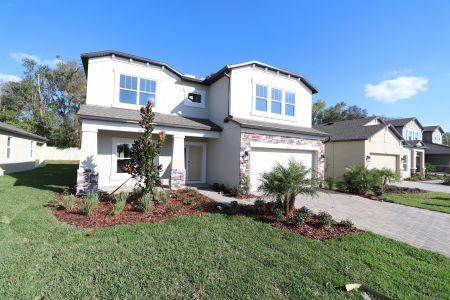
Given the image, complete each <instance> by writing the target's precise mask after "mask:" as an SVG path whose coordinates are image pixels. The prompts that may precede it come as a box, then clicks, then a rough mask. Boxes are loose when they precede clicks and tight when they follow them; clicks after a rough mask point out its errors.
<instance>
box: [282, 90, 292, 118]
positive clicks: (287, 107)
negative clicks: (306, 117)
mask: <svg viewBox="0 0 450 300" xmlns="http://www.w3.org/2000/svg"><path fill="white" fill-rule="evenodd" d="M284 114H285V115H286V116H291V117H293V116H294V115H295V93H291V92H286V94H285V99H284Z"/></svg>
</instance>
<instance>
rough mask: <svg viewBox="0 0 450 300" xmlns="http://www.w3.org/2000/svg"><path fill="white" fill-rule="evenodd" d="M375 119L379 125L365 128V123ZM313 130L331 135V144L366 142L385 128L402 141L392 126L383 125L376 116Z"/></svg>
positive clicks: (340, 122) (321, 125)
mask: <svg viewBox="0 0 450 300" xmlns="http://www.w3.org/2000/svg"><path fill="white" fill-rule="evenodd" d="M376 119H377V120H379V121H380V123H381V124H378V125H367V126H365V125H366V124H367V123H369V122H371V121H374V120H376ZM314 128H315V129H318V130H320V131H323V132H327V133H329V134H330V135H331V137H330V141H332V142H338V141H362V140H367V139H369V138H371V137H372V136H374V135H375V134H376V133H378V132H380V131H381V130H383V129H385V128H389V129H390V130H391V131H392V133H393V134H394V135H395V136H396V137H397V138H398V139H399V140H403V138H402V136H401V135H400V134H399V133H398V131H397V130H395V128H394V127H393V126H392V125H390V124H386V123H384V122H383V120H382V119H381V118H379V117H376V116H374V117H367V118H362V119H354V120H346V121H339V122H330V123H325V124H320V125H318V126H315V127H314Z"/></svg>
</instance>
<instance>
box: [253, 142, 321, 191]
mask: <svg viewBox="0 0 450 300" xmlns="http://www.w3.org/2000/svg"><path fill="white" fill-rule="evenodd" d="M313 157H314V152H313V151H300V150H287V149H270V148H252V149H251V151H250V181H251V183H252V190H253V191H255V190H257V188H258V185H259V184H260V182H259V179H260V176H261V174H262V173H263V172H267V171H270V170H271V169H272V168H273V167H274V166H276V164H277V162H279V163H280V164H282V165H283V166H286V165H287V164H288V162H289V159H291V158H293V159H295V160H296V161H300V162H302V163H303V164H304V165H305V166H306V167H307V168H308V169H311V168H312V166H313Z"/></svg>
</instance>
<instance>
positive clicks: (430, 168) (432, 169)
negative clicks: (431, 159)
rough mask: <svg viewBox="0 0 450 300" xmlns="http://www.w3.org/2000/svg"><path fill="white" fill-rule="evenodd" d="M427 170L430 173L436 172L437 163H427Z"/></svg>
mask: <svg viewBox="0 0 450 300" xmlns="http://www.w3.org/2000/svg"><path fill="white" fill-rule="evenodd" d="M425 171H426V173H427V175H428V173H436V171H437V169H436V166H435V165H432V164H430V163H425Z"/></svg>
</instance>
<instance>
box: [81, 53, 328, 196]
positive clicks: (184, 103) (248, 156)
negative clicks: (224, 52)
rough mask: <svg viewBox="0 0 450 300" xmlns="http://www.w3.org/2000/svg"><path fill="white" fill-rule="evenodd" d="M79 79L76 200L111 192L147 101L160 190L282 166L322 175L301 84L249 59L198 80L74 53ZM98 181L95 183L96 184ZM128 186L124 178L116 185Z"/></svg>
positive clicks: (236, 179) (305, 85) (319, 147)
mask: <svg viewBox="0 0 450 300" xmlns="http://www.w3.org/2000/svg"><path fill="white" fill-rule="evenodd" d="M81 59H82V62H83V66H84V69H85V73H86V76H87V98H86V104H85V105H82V106H81V108H80V110H79V112H78V115H79V116H80V118H81V120H82V142H81V153H82V154H81V155H82V159H81V160H80V166H79V170H78V184H77V187H78V192H79V193H82V192H85V191H86V190H90V189H95V188H97V185H98V187H99V188H100V189H105V190H107V189H111V188H114V187H118V186H120V185H122V184H123V183H124V182H125V181H126V180H127V179H129V177H130V175H129V174H127V173H125V172H124V170H123V168H122V167H123V165H124V163H125V162H126V161H127V160H128V159H130V149H131V147H132V144H133V141H134V140H135V139H136V138H137V136H138V134H139V132H140V131H141V128H140V126H139V124H138V122H139V120H140V114H139V109H140V107H141V106H142V105H145V104H146V103H147V102H148V101H152V103H153V105H154V112H155V134H157V133H158V132H159V131H161V130H163V131H165V133H166V135H167V136H168V138H167V140H166V142H165V144H164V145H163V148H162V150H161V154H160V155H159V157H158V162H157V163H159V164H161V165H162V168H163V169H162V172H161V178H162V180H163V183H164V184H166V185H168V186H169V187H170V188H173V189H176V188H180V187H183V186H185V185H188V184H200V183H209V184H211V183H214V182H217V183H223V184H226V185H228V186H236V185H238V184H239V183H240V182H241V180H242V179H243V178H244V177H245V176H247V175H248V176H250V179H251V183H252V188H253V189H256V188H257V186H258V180H259V176H260V175H261V173H262V172H264V171H268V170H270V169H271V168H272V167H273V166H274V165H275V164H276V163H277V162H279V163H282V164H283V163H286V162H287V161H288V160H289V159H290V158H294V159H296V160H299V161H301V162H303V163H304V164H305V165H306V166H307V167H309V168H311V169H312V170H313V171H314V172H312V173H314V175H315V176H319V177H323V172H324V171H323V168H324V167H323V157H324V146H323V143H322V142H323V141H324V140H325V139H326V138H327V135H326V134H325V133H323V132H320V131H318V130H315V129H312V128H311V105H312V94H314V93H316V92H317V89H316V88H315V87H314V86H313V85H312V84H311V83H309V82H308V81H307V80H306V79H305V78H304V77H303V76H301V75H299V74H296V73H293V72H289V71H286V70H283V69H280V68H277V67H274V66H271V65H268V64H265V63H261V62H258V61H250V62H245V63H241V64H235V65H227V66H225V67H223V68H222V69H220V70H219V71H217V72H215V73H213V74H212V75H210V76H208V77H206V78H201V79H198V78H195V77H193V76H190V75H185V74H183V73H181V72H179V71H177V70H176V69H174V68H173V67H171V66H170V65H168V64H166V63H162V62H158V61H154V60H151V59H147V58H143V57H138V56H135V55H129V54H126V53H121V52H117V51H102V52H93V53H86V54H82V55H81ZM97 175H98V177H97ZM133 185H134V182H132V180H129V181H127V182H126V183H125V185H124V186H125V187H131V186H133Z"/></svg>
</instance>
